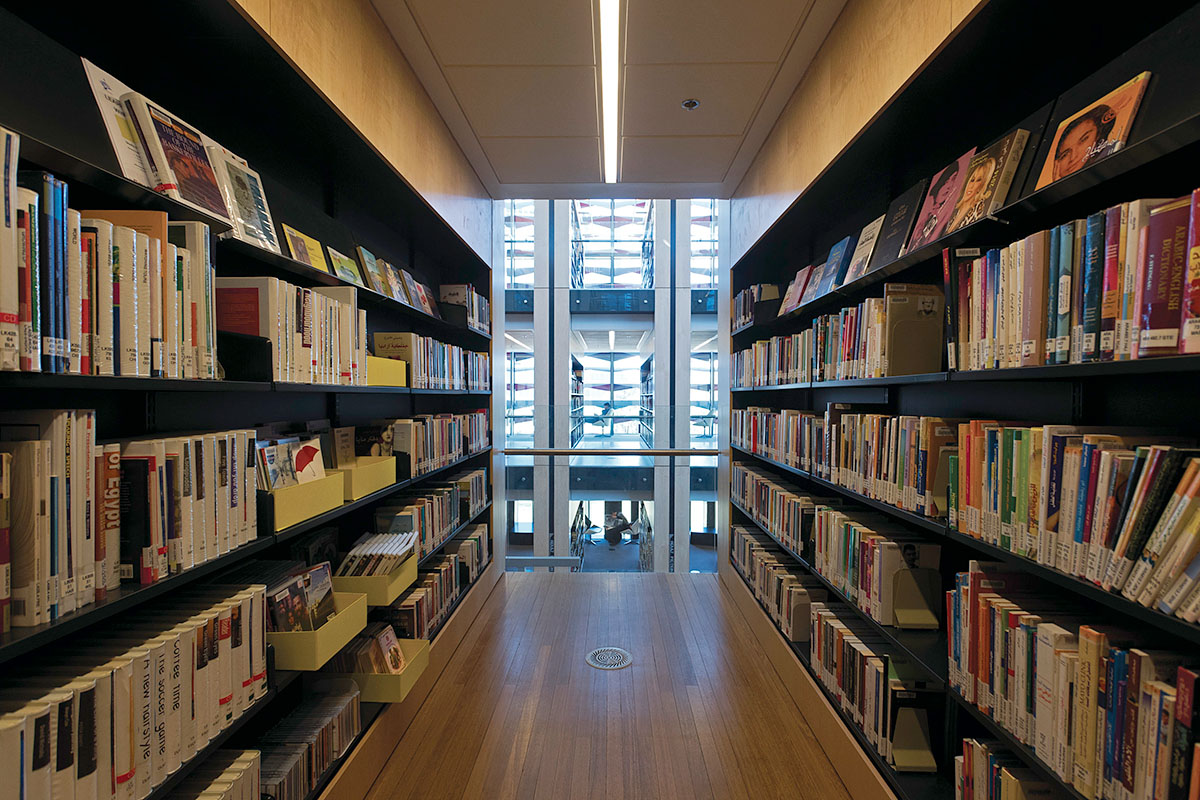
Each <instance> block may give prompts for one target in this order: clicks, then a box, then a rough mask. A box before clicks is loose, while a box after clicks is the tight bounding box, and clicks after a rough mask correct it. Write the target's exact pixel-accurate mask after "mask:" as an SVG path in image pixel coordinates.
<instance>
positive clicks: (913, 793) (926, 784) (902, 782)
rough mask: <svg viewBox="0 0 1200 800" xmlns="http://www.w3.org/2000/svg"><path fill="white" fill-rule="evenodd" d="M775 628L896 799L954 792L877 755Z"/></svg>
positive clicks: (931, 776) (924, 799)
mask: <svg viewBox="0 0 1200 800" xmlns="http://www.w3.org/2000/svg"><path fill="white" fill-rule="evenodd" d="M730 564H731V565H732V566H733V570H734V572H736V573H737V574H738V577H740V578H741V579H742V581H743V582H744V583H745V584H746V585H747V587H748V588H750V581H748V580H746V576H745V575H743V574H742V570H741V569H740V568H739V567H738V565H737V563H736V562H735V561H733V559H732V558H731V559H730ZM750 594H751V596H753V594H754V590H753V588H750ZM755 602H758V598H755ZM758 605H759V608H761V609H762V610H763V613H764V614H766V615H767V619H768V620H770V619H771V614H770V612H768V611H767V609H766V606H764V605H763V604H762V603H761V602H759V603H758ZM771 625H772V627H775V624H774V621H772V622H771ZM775 632H776V633H778V634H779V637H780V638H781V639H783V641H784V643H785V644H786V645H787V646H788V648H789V649H790V650H791V651H792V653H793V655H795V656H796V660H797V661H799V662H800V664H801V665H802V666H803V667H804V669H805V670H806V671H807V672H808V674H809V675H811V676H812V681H813V683H814V684H815V685H816V687H817V688H818V689H819V690H820V691H821V694H823V695H824V696H825V699H826V700H828V701H829V705H830V706H831V707H832V708H833V710H834V713H836V714H837V715H838V716H839V717H841V719H842V722H843V724H844V725H845V726H846V728H847V729H849V731H850V733H851V735H853V736H854V739H855V741H857V742H858V746H859V747H860V748H861V749H862V751H863V752H864V753H866V755H867V758H869V759H870V760H871V763H872V764H874V766H875V769H876V771H877V772H878V773H879V774H880V775H881V776H882V777H883V779H884V780H885V781H886V782H887V784H888V786H890V787H891V789H892V791H893V792H895V793H896V797H897V798H899V800H935V798H951V797H953V796H954V786H953V785H952V784H951V783H950V781H948V780H947V779H946V778H944V777H942V775H941V774H940V773H932V772H897V771H896V769H895V768H894V767H893V766H892V765H891V764H889V763H887V759H885V758H884V757H883V756H881V755H879V751H878V750H876V749H875V746H874V745H872V744H871V741H870V739H868V738H867V734H866V732H865V731H864V730H862V729H861V728H859V727H858V725H856V724H854V720H852V719H849V718H848V717H847V716H846V715H845V713H843V712H842V704H841V701H839V700H838V699H837V698H836V697H834V695H833V693H832V692H830V691H829V690H828V689H827V688H825V684H823V683H821V679H820V678H818V677H817V674H816V672H814V671H813V668H812V664H811V663H809V655H808V650H807V649H806V647H805V646H804V645H803V644H797V643H796V642H793V641H790V640H789V639H788V638H787V637H786V636H784V635H783V632H782V631H780V630H779V628H777V627H775Z"/></svg>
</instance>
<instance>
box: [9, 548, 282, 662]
mask: <svg viewBox="0 0 1200 800" xmlns="http://www.w3.org/2000/svg"><path fill="white" fill-rule="evenodd" d="M272 544H274V539H273V537H271V536H260V537H258V538H257V539H254V540H252V541H250V542H247V543H246V544H244V545H242V546H241V547H239V548H237V549H236V550H231V551H230V552H228V553H226V554H225V555H223V556H218V557H217V558H214V559H213V560H211V561H206V562H205V563H203V564H199V565H197V566H195V567H193V568H192V569H189V570H187V571H185V572H181V573H179V574H178V575H172V576H170V577H167V578H163V579H162V580H160V581H159V582H158V583H151V584H147V585H145V586H142V585H140V584H134V583H127V584H123V585H122V586H121V587H120V588H118V589H112V590H110V591H109V592H108V594H107V596H106V597H105V599H104V602H101V603H92V604H91V605H87V606H84V607H83V608H81V609H79V610H77V611H72V612H71V613H69V614H65V615H63V616H61V617H59V618H58V619H56V620H54V621H53V622H47V623H43V624H42V625H37V626H35V627H32V628H13V629H11V630H10V631H9V632H8V633H5V634H2V635H0V664H3V663H5V662H8V661H11V660H12V659H14V658H18V657H19V656H23V655H25V654H26V653H29V652H31V651H33V650H36V649H37V648H39V647H44V646H45V645H48V644H51V643H52V642H55V641H58V640H59V639H62V638H63V637H64V636H70V635H71V634H73V633H75V632H76V631H80V630H83V629H84V628H86V627H89V626H91V625H95V624H96V623H98V622H103V621H104V620H106V619H109V618H111V617H113V616H114V615H116V614H120V613H122V612H125V611H128V610H130V609H132V608H136V607H138V606H140V605H143V604H145V603H148V602H150V601H152V600H154V599H155V598H157V597H161V596H162V595H164V594H166V593H167V592H173V591H175V590H176V589H178V588H180V587H182V586H186V585H187V584H189V583H192V582H194V581H197V580H199V579H200V578H203V577H205V576H206V575H211V574H212V573H214V572H217V571H218V570H222V569H225V568H227V567H229V566H232V565H233V564H236V563H237V562H239V561H243V560H245V559H247V558H249V557H251V556H253V555H255V554H257V553H261V552H262V551H264V550H265V549H267V548H268V547H270V546H271V545H272Z"/></svg>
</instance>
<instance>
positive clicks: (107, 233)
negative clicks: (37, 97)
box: [0, 128, 217, 378]
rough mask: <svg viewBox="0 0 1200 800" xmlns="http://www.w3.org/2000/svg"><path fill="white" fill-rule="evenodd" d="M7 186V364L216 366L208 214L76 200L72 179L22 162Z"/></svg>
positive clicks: (2, 263) (58, 368) (8, 171)
mask: <svg viewBox="0 0 1200 800" xmlns="http://www.w3.org/2000/svg"><path fill="white" fill-rule="evenodd" d="M17 139H18V137H17V136H16V135H15V134H12V133H10V132H8V131H5V130H4V129H3V128H0V140H3V141H6V142H7V144H9V145H10V148H9V149H8V150H7V152H6V154H5V155H6V159H5V161H4V164H3V168H4V177H5V181H4V184H3V186H0V194H2V195H3V197H2V198H0V199H2V200H3V202H4V208H5V209H6V210H5V213H4V214H3V215H0V221H2V222H3V224H0V369H2V370H21V371H26V372H38V371H43V372H54V373H69V374H75V375H123V376H140V377H167V378H215V377H216V363H217V356H216V332H215V330H214V327H213V309H212V290H213V267H212V258H211V253H210V249H209V230H208V226H206V225H204V224H203V223H199V222H169V221H168V219H167V214H166V213H165V212H161V211H107V210H84V211H77V210H75V209H74V208H71V207H70V206H69V205H68V203H69V192H68V189H69V187H68V185H67V183H65V182H64V181H62V180H59V179H58V178H56V177H55V176H54V175H52V174H50V173H48V172H38V171H21V172H18V171H17V169H16V166H17V149H18V145H17V141H16V140H17Z"/></svg>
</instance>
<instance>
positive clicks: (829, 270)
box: [817, 236, 854, 297]
mask: <svg viewBox="0 0 1200 800" xmlns="http://www.w3.org/2000/svg"><path fill="white" fill-rule="evenodd" d="M853 247H854V237H853V236H847V237H846V238H845V239H842V240H841V241H839V242H837V243H836V244H835V245H834V246H833V247H831V248H830V249H829V257H828V258H826V259H825V272H824V274H822V275H821V287H820V289H818V290H817V296H818V297H820V296H821V295H823V294H825V293H827V292H830V291H833V290H834V289H836V288H838V287H839V286H841V285H842V281H843V280H844V279H845V277H846V270H847V269H849V268H850V256H851V253H852V248H853Z"/></svg>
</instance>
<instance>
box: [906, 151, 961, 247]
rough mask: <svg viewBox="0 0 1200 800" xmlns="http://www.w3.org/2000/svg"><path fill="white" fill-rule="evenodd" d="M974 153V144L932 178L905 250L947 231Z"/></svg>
mask: <svg viewBox="0 0 1200 800" xmlns="http://www.w3.org/2000/svg"><path fill="white" fill-rule="evenodd" d="M974 155H975V148H974V147H972V148H971V149H970V150H968V151H967V152H965V153H963V154H962V156H961V157H959V159H958V160H957V161H955V162H954V163H952V164H950V165H948V166H947V167H946V168H945V169H943V170H941V171H940V172H938V173H937V174H935V175H934V176H933V178H932V179H931V180H930V181H929V191H928V192H927V193H926V194H925V202H924V203H923V204H922V205H921V211H920V213H919V214H918V215H917V222H916V225H914V226H913V232H912V238H911V239H910V240H909V243H908V247H907V248H905V252H911V251H913V250H915V249H917V248H918V247H922V246H924V245H927V244H929V243H930V242H933V241H937V240H938V239H940V238H941V236H942V234H943V233H945V231H946V225H947V224H948V223H949V222H950V216H951V215H952V214H953V213H954V206H955V204H957V203H958V198H959V196H960V195H962V190H963V184H964V183H966V180H967V166H968V165H969V164H970V163H971V158H972V157H974Z"/></svg>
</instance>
